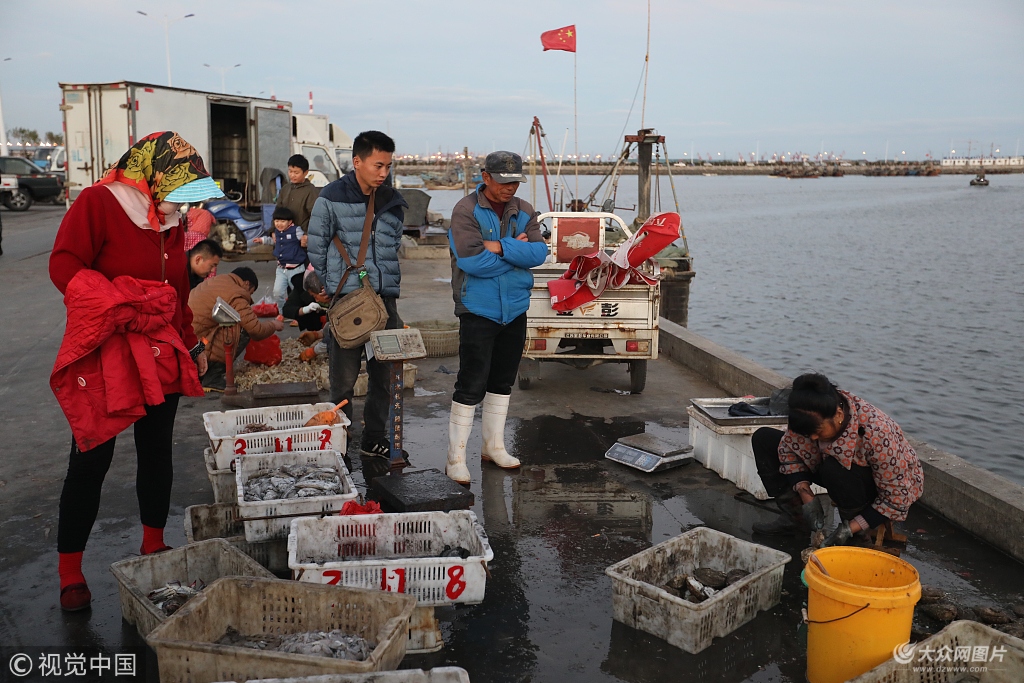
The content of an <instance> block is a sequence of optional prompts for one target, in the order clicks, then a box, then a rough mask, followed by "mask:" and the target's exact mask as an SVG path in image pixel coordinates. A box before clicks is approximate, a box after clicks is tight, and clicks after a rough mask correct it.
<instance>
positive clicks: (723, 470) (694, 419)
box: [686, 399, 786, 500]
mask: <svg viewBox="0 0 1024 683" xmlns="http://www.w3.org/2000/svg"><path fill="white" fill-rule="evenodd" d="M736 400H737V401H738V400H740V399H736ZM686 413H687V414H688V415H689V416H690V445H691V446H693V457H694V459H695V460H697V462H699V463H700V464H701V465H703V466H704V467H706V468H708V469H709V470H712V471H714V472H717V473H718V476H720V477H722V478H723V479H728V480H729V481H731V482H732V483H734V484H736V485H737V486H738V487H740V488H741V489H743V490H744V491H748V492H750V493H751V494H753V496H754V497H755V498H757V499H758V500H768V497H769V496H768V492H767V491H765V489H764V484H762V483H761V477H759V476H758V474H757V464H756V463H755V462H754V451H753V450H751V448H750V435H751V434H753V433H754V432H756V431H757V430H758V429H761V427H764V426H769V427H773V428H775V429H780V430H782V431H786V418H785V417H783V418H781V421H780V422H779V423H778V424H777V425H737V426H729V427H726V426H723V425H717V424H715V423H714V422H712V421H711V420H710V419H708V417H707V416H706V415H704V413H702V412H701V411H699V410H697V409H696V408H694V407H693V406H692V405H691V406H689V407H687V409H686Z"/></svg>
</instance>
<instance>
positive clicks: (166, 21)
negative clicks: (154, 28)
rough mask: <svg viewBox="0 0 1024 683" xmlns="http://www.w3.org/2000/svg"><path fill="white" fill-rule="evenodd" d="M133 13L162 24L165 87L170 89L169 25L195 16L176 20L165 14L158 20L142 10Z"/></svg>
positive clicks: (191, 15) (186, 16) (189, 15)
mask: <svg viewBox="0 0 1024 683" xmlns="http://www.w3.org/2000/svg"><path fill="white" fill-rule="evenodd" d="M135 11H136V12H137V13H138V14H141V15H142V16H144V17H147V18H149V19H152V20H153V21H156V22H159V23H161V24H163V27H164V54H165V56H166V58H167V85H168V87H170V86H171V32H170V28H171V24H176V23H178V22H179V21H182V20H183V19H188V18H189V17H194V16H195V15H194V14H186V15H185V16H183V17H178V18H177V19H170V18H168V17H167V15H166V14H165V15H164V16H163V18H162V19H159V18H157V17H151V16H149V15H148V14H146V13H145V12H143V11H142V10H135Z"/></svg>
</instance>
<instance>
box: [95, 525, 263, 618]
mask: <svg viewBox="0 0 1024 683" xmlns="http://www.w3.org/2000/svg"><path fill="white" fill-rule="evenodd" d="M110 573H111V574H113V575H114V578H116V579H117V586H118V591H119V593H120V595H121V616H122V617H124V620H125V621H127V622H128V623H129V624H132V625H134V626H135V627H136V628H138V629H139V633H140V634H141V635H143V636H145V635H146V634H147V633H149V632H150V631H152V630H153V629H154V628H156V627H157V626H158V625H159V624H160V623H161V622H163V621H164V620H165V619H167V615H166V614H164V613H163V612H162V611H160V610H159V609H157V606H156V605H155V604H153V601H151V600H150V599H149V597H148V595H149V593H150V592H151V591H153V590H155V589H157V588H160V587H161V586H164V585H165V584H167V583H168V582H170V581H179V582H181V585H183V586H187V585H189V584H190V583H192V582H193V581H195V580H197V579H200V580H202V581H203V583H206V584H209V583H213V582H214V581H216V580H217V579H219V578H221V577H223V576H257V577H262V578H273V576H274V575H273V574H271V573H270V572H268V571H267V570H266V569H264V568H263V567H261V566H260V565H259V564H257V563H256V561H255V560H253V559H252V558H251V557H247V556H246V555H244V554H243V553H242V552H241V551H239V550H238V549H237V548H235V547H233V546H231V545H230V544H229V543H228V542H227V541H225V540H224V539H222V538H215V539H212V540H209V541H202V542H200V543H190V544H189V545H186V546H184V547H181V548H173V549H171V550H165V551H164V552H162V553H154V554H152V555H143V556H141V557H132V558H129V559H127V560H121V561H120V562H115V563H114V564H112V565H110Z"/></svg>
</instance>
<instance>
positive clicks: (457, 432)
mask: <svg viewBox="0 0 1024 683" xmlns="http://www.w3.org/2000/svg"><path fill="white" fill-rule="evenodd" d="M475 413H476V406H467V405H463V404H461V403H456V402H455V401H452V412H451V416H450V417H449V418H448V464H447V466H445V468H444V473H445V474H447V475H448V477H449V478H451V479H453V480H454V481H457V482H458V483H460V484H468V483H469V482H470V477H469V468H468V467H466V444H467V443H468V442H469V435H470V434H471V433H472V432H473V415H474V414H475Z"/></svg>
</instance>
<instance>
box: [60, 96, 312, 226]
mask: <svg viewBox="0 0 1024 683" xmlns="http://www.w3.org/2000/svg"><path fill="white" fill-rule="evenodd" d="M60 88H61V91H62V95H63V97H62V103H61V110H62V111H63V112H64V133H65V145H66V147H67V159H68V161H67V169H68V170H67V185H68V188H69V195H70V198H71V199H72V200H74V199H75V197H77V196H78V193H79V192H81V191H82V188H84V187H88V186H89V185H92V184H93V183H94V182H96V180H98V179H99V178H100V176H102V175H103V173H104V172H105V171H106V169H107V168H109V167H110V166H111V165H112V164H114V163H116V162H117V160H118V159H120V158H121V155H123V154H124V153H125V150H127V149H128V148H129V147H130V146H131V145H133V144H135V142H136V141H137V140H138V139H139V138H141V137H145V136H146V135H149V134H150V133H153V132H156V131H164V130H173V131H177V132H178V134H180V135H181V136H182V137H183V138H185V139H186V140H188V141H189V142H190V143H191V144H192V145H194V146H195V148H196V150H197V151H198V152H199V154H200V156H202V158H203V161H204V162H206V167H207V170H209V171H210V174H211V175H212V176H213V178H214V180H216V181H218V182H219V183H220V184H221V187H222V188H223V190H224V191H225V192H226V193H228V194H229V196H231V197H232V198H239V201H240V203H242V204H243V205H246V206H255V205H258V204H260V203H263V202H269V201H271V199H272V197H273V196H274V195H276V193H277V190H276V188H275V187H274V186H273V183H272V179H273V176H274V175H275V174H276V173H277V172H280V173H282V174H286V173H287V163H288V157H289V156H290V155H291V154H292V135H291V128H292V120H291V114H292V112H291V109H292V105H291V102H284V101H281V100H271V99H264V98H258V97H243V96H235V95H226V94H220V93H210V92H202V91H199V90H186V89H184V88H170V87H165V86H159V85H150V84H147V83H136V82H133V81H118V82H116V83H61V84H60Z"/></svg>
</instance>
